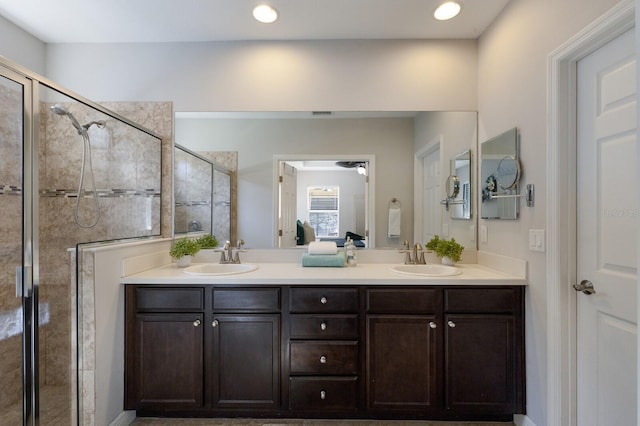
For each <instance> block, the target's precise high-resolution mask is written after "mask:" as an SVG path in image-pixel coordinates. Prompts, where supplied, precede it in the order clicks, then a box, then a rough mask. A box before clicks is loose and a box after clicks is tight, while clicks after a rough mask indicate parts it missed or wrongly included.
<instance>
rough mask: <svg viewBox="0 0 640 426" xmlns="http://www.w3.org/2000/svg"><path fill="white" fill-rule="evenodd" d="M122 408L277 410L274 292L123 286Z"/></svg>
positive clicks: (277, 346) (277, 294) (277, 304)
mask: <svg viewBox="0 0 640 426" xmlns="http://www.w3.org/2000/svg"><path fill="white" fill-rule="evenodd" d="M125 294H126V296H125V297H126V315H127V319H126V333H125V334H126V336H125V339H126V355H125V357H126V361H125V363H126V365H125V376H126V377H125V381H126V391H125V408H126V409H136V410H139V411H140V412H143V413H151V414H157V413H163V412H172V413H176V412H179V413H191V412H202V411H210V412H214V411H215V412H219V413H234V412H235V413H259V412H264V411H265V410H277V409H279V408H280V327H281V325H280V306H281V304H280V303H281V302H280V299H281V297H280V289H279V288H242V289H228V288H220V289H219V288H214V287H212V286H202V287H181V288H175V287H163V286H158V287H154V286H145V285H142V286H127V290H126V293H125Z"/></svg>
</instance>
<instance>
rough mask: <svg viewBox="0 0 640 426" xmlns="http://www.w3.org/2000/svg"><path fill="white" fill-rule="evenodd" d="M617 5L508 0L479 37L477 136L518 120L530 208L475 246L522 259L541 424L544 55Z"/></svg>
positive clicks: (533, 402) (490, 225)
mask: <svg viewBox="0 0 640 426" xmlns="http://www.w3.org/2000/svg"><path fill="white" fill-rule="evenodd" d="M616 3H617V1H616V0H588V1H587V0H562V1H557V0H512V1H511V2H510V3H509V4H508V5H507V6H506V8H505V9H504V10H503V12H502V14H501V16H500V17H499V19H497V20H496V21H495V22H494V24H493V25H492V26H491V27H490V28H489V29H488V30H487V31H486V32H485V33H484V34H483V35H482V37H481V38H480V40H479V55H478V56H479V62H478V110H479V121H478V123H479V138H480V141H483V140H486V139H489V138H491V137H493V136H496V135H498V134H500V133H502V132H504V131H506V130H508V129H509V128H512V127H514V126H517V127H518V128H519V131H520V134H521V144H520V147H521V151H520V152H521V160H522V166H523V176H522V180H521V182H522V183H523V184H527V183H533V184H535V186H536V192H537V195H536V200H535V207H533V208H527V207H526V206H524V203H522V204H521V209H520V219H519V220H515V221H499V220H480V225H481V226H486V227H487V229H488V241H487V243H480V244H479V249H480V250H484V251H489V252H493V253H498V254H504V255H508V256H513V257H518V258H522V259H526V260H527V262H528V270H529V283H530V285H529V286H528V288H527V297H526V307H525V310H526V348H527V413H528V416H529V418H530V419H531V420H533V422H534V423H535V424H536V425H538V426H542V425H546V424H547V420H546V413H547V407H546V386H547V383H546V368H547V366H546V361H547V360H546V353H547V348H546V327H547V324H546V316H547V313H546V309H545V304H546V297H547V294H546V291H547V289H546V283H545V274H546V263H545V254H544V253H535V252H530V251H529V250H528V230H529V229H530V228H537V229H544V228H545V213H546V203H545V194H544V188H545V186H546V185H547V181H546V176H547V170H546V144H547V60H548V55H549V54H550V53H551V52H552V51H553V50H554V49H555V48H556V47H558V46H559V45H561V44H562V43H563V42H565V41H566V40H568V39H569V38H570V37H571V36H572V35H573V34H576V33H577V32H578V31H579V30H581V29H582V28H583V27H585V26H586V25H587V24H588V23H590V22H591V21H593V20H594V19H595V18H597V17H598V16H600V15H601V14H602V13H604V12H605V11H606V10H608V9H609V8H611V7H613V5H615V4H616Z"/></svg>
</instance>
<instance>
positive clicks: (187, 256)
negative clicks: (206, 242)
mask: <svg viewBox="0 0 640 426" xmlns="http://www.w3.org/2000/svg"><path fill="white" fill-rule="evenodd" d="M199 251H200V245H199V244H198V242H197V241H196V240H190V239H188V238H182V239H180V240H178V241H176V242H175V243H174V244H173V246H172V247H171V250H169V254H170V255H171V257H173V258H174V259H175V260H176V265H178V266H179V267H181V268H182V267H185V266H189V264H190V263H191V256H193V255H195V254H196V253H197V252H199Z"/></svg>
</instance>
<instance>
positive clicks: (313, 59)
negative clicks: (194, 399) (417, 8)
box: [46, 40, 477, 111]
mask: <svg viewBox="0 0 640 426" xmlns="http://www.w3.org/2000/svg"><path fill="white" fill-rule="evenodd" d="M476 65H477V56H476V42H475V41H473V40H450V41H446V40H439V41H433V40H395V41H380V40H367V41H362V40H329V41H290V42H276V41H269V42H266V41H265V42H250V41H243V42H216V43H166V44H157V43H147V44H128V43H124V44H100V45H91V44H51V45H48V46H47V74H46V75H47V77H49V78H50V79H52V80H53V81H55V82H57V83H59V84H61V85H63V86H65V87H67V88H69V89H71V90H74V91H75V92H77V93H79V94H81V95H83V96H85V97H88V98H89V99H93V100H97V101H173V103H174V109H175V110H176V111H277V110H280V111H309V110H343V111H360V110H366V111H378V110H403V111H404V110H410V111H414V110H415V111H434V110H476V94H477V92H476V87H477V84H476V83H477V80H476Z"/></svg>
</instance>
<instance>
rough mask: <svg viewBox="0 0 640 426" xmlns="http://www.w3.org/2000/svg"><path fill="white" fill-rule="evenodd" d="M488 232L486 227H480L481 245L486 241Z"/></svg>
mask: <svg viewBox="0 0 640 426" xmlns="http://www.w3.org/2000/svg"><path fill="white" fill-rule="evenodd" d="M487 234H488V231H487V227H486V226H484V225H483V226H481V227H480V242H481V243H486V242H487V240H488V236H487Z"/></svg>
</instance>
